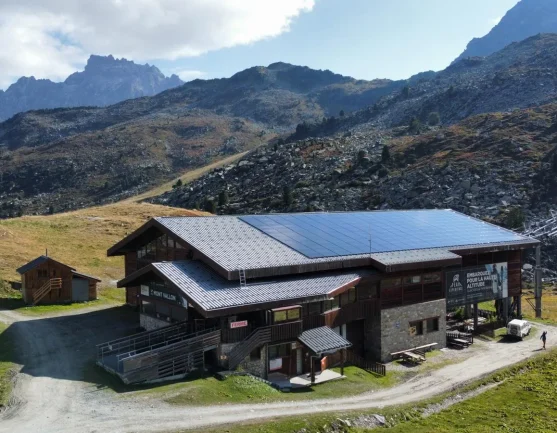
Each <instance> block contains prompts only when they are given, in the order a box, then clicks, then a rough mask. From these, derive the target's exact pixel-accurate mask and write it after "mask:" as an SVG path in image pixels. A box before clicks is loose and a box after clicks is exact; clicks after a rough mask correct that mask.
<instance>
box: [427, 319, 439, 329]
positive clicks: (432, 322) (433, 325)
mask: <svg viewBox="0 0 557 433" xmlns="http://www.w3.org/2000/svg"><path fill="white" fill-rule="evenodd" d="M436 331H439V317H433V318H431V319H427V332H436Z"/></svg>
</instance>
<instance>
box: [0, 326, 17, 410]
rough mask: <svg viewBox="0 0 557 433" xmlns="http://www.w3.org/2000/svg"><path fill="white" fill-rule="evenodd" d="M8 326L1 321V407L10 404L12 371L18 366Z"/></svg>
mask: <svg viewBox="0 0 557 433" xmlns="http://www.w3.org/2000/svg"><path fill="white" fill-rule="evenodd" d="M7 328H8V325H6V324H5V323H2V322H0V408H2V407H4V406H6V405H7V404H8V399H9V398H10V393H11V391H12V377H13V373H12V372H13V371H14V369H15V368H16V364H15V363H14V359H15V355H14V349H13V344H12V342H11V341H10V334H9V331H7Z"/></svg>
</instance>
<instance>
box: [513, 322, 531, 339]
mask: <svg viewBox="0 0 557 433" xmlns="http://www.w3.org/2000/svg"><path fill="white" fill-rule="evenodd" d="M531 329H532V325H531V324H530V322H528V321H526V320H518V319H514V320H511V321H510V322H509V324H508V325H507V335H509V336H511V337H516V338H520V339H521V340H522V339H523V338H524V337H526V336H527V335H528V334H530V330H531Z"/></svg>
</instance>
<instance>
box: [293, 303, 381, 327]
mask: <svg viewBox="0 0 557 433" xmlns="http://www.w3.org/2000/svg"><path fill="white" fill-rule="evenodd" d="M378 314H379V301H378V300H377V299H367V300H365V301H358V302H354V303H352V304H348V305H345V306H344V307H341V308H337V309H336V310H332V311H327V312H325V313H323V314H316V315H313V316H308V317H304V320H303V322H304V330H307V329H313V328H319V327H320V326H328V327H330V328H336V327H337V326H341V325H344V324H346V323H348V322H352V321H354V320H361V319H365V318H367V317H373V316H376V315H378Z"/></svg>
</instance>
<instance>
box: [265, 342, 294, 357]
mask: <svg viewBox="0 0 557 433" xmlns="http://www.w3.org/2000/svg"><path fill="white" fill-rule="evenodd" d="M290 347H291V344H290V343H287V344H279V345H277V346H270V347H269V359H277V358H285V357H287V356H288V355H290Z"/></svg>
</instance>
